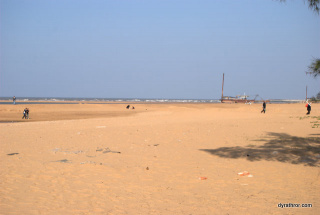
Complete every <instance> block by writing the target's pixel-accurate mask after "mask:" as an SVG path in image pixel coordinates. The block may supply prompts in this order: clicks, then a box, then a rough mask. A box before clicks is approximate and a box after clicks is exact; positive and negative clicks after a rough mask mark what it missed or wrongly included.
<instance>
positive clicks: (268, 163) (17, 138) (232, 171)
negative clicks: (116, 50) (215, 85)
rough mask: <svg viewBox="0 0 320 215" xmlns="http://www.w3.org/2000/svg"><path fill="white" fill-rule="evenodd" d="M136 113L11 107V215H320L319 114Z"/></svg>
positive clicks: (4, 205)
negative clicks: (24, 115)
mask: <svg viewBox="0 0 320 215" xmlns="http://www.w3.org/2000/svg"><path fill="white" fill-rule="evenodd" d="M134 106H135V109H134V110H132V109H129V110H128V109H126V108H125V107H126V104H45V105H41V104H30V105H27V106H25V105H0V121H1V122H3V123H0V145H1V147H0V166H1V171H0V214H317V213H318V211H319V204H320V195H319V193H320V192H319V191H320V125H319V124H320V104H313V105H312V111H311V115H310V116H306V115H305V113H306V108H305V107H304V104H267V111H266V114H263V113H262V114H261V113H260V111H261V109H262V104H252V105H245V104H147V103H142V104H134ZM25 107H28V108H29V109H30V119H29V120H22V119H21V118H22V112H23V109H24V108H25ZM8 122H15V123H8ZM243 171H248V172H249V173H250V176H252V177H248V175H246V176H240V175H238V173H240V172H243ZM279 203H281V204H289V203H291V204H292V205H284V206H291V207H287V208H279V207H278V205H279ZM294 204H296V205H294ZM298 204H300V205H298ZM302 204H309V205H302ZM310 204H312V207H311V205H310ZM279 206H281V205H279ZM297 206H299V207H297ZM302 206H308V207H306V208H303V207H302Z"/></svg>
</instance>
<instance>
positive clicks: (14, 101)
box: [12, 96, 16, 105]
mask: <svg viewBox="0 0 320 215" xmlns="http://www.w3.org/2000/svg"><path fill="white" fill-rule="evenodd" d="M12 101H13V104H14V105H15V104H16V97H15V96H13V98H12Z"/></svg>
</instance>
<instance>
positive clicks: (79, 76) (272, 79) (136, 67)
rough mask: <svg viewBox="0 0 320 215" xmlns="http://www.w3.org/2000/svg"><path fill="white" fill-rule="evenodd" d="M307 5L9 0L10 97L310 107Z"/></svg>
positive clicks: (0, 82) (4, 74)
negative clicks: (295, 102) (304, 103)
mask: <svg viewBox="0 0 320 215" xmlns="http://www.w3.org/2000/svg"><path fill="white" fill-rule="evenodd" d="M314 58H320V15H317V14H316V13H314V12H313V11H312V10H310V9H309V8H308V5H307V4H306V3H305V2H304V1H303V0H287V1H286V2H285V3H283V2H280V1H277V0H241V1H239V0H92V1H91V0H90V1H89V0H0V96H1V97H4V96H9V97H12V96H16V97H17V98H18V97H79V98H83V97H86V98H165V99H219V98H220V97H221V88H222V76H223V73H224V74H225V83H224V95H227V96H235V95H240V94H244V93H245V94H246V95H250V98H253V97H254V96H255V95H259V96H260V97H261V98H263V99H305V97H306V86H308V97H311V96H316V94H317V93H318V92H320V77H319V78H316V79H315V78H313V77H311V76H310V75H306V73H305V72H306V71H307V70H308V66H309V65H310V64H311V62H312V60H313V59H314Z"/></svg>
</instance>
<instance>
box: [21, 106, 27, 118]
mask: <svg viewBox="0 0 320 215" xmlns="http://www.w3.org/2000/svg"><path fill="white" fill-rule="evenodd" d="M23 118H24V119H26V118H27V108H25V109H24V110H23V116H22V119H23Z"/></svg>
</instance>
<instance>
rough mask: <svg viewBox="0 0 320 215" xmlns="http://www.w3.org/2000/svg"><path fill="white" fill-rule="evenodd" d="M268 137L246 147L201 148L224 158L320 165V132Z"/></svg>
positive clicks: (269, 134) (270, 135)
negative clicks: (308, 135) (260, 143)
mask: <svg viewBox="0 0 320 215" xmlns="http://www.w3.org/2000/svg"><path fill="white" fill-rule="evenodd" d="M267 134H268V137H267V138H266V139H259V140H255V141H258V142H264V144H263V145H258V146H256V145H248V146H245V147H240V146H235V147H221V148H217V149H200V151H204V152H208V153H210V154H212V155H216V156H219V157H222V158H233V159H237V158H245V159H247V160H249V161H260V160H267V161H279V162H284V163H291V164H304V165H307V166H317V167H320V138H319V136H320V134H314V135H312V137H306V138H304V137H296V136H291V135H289V134H285V133H273V132H270V133H267Z"/></svg>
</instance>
